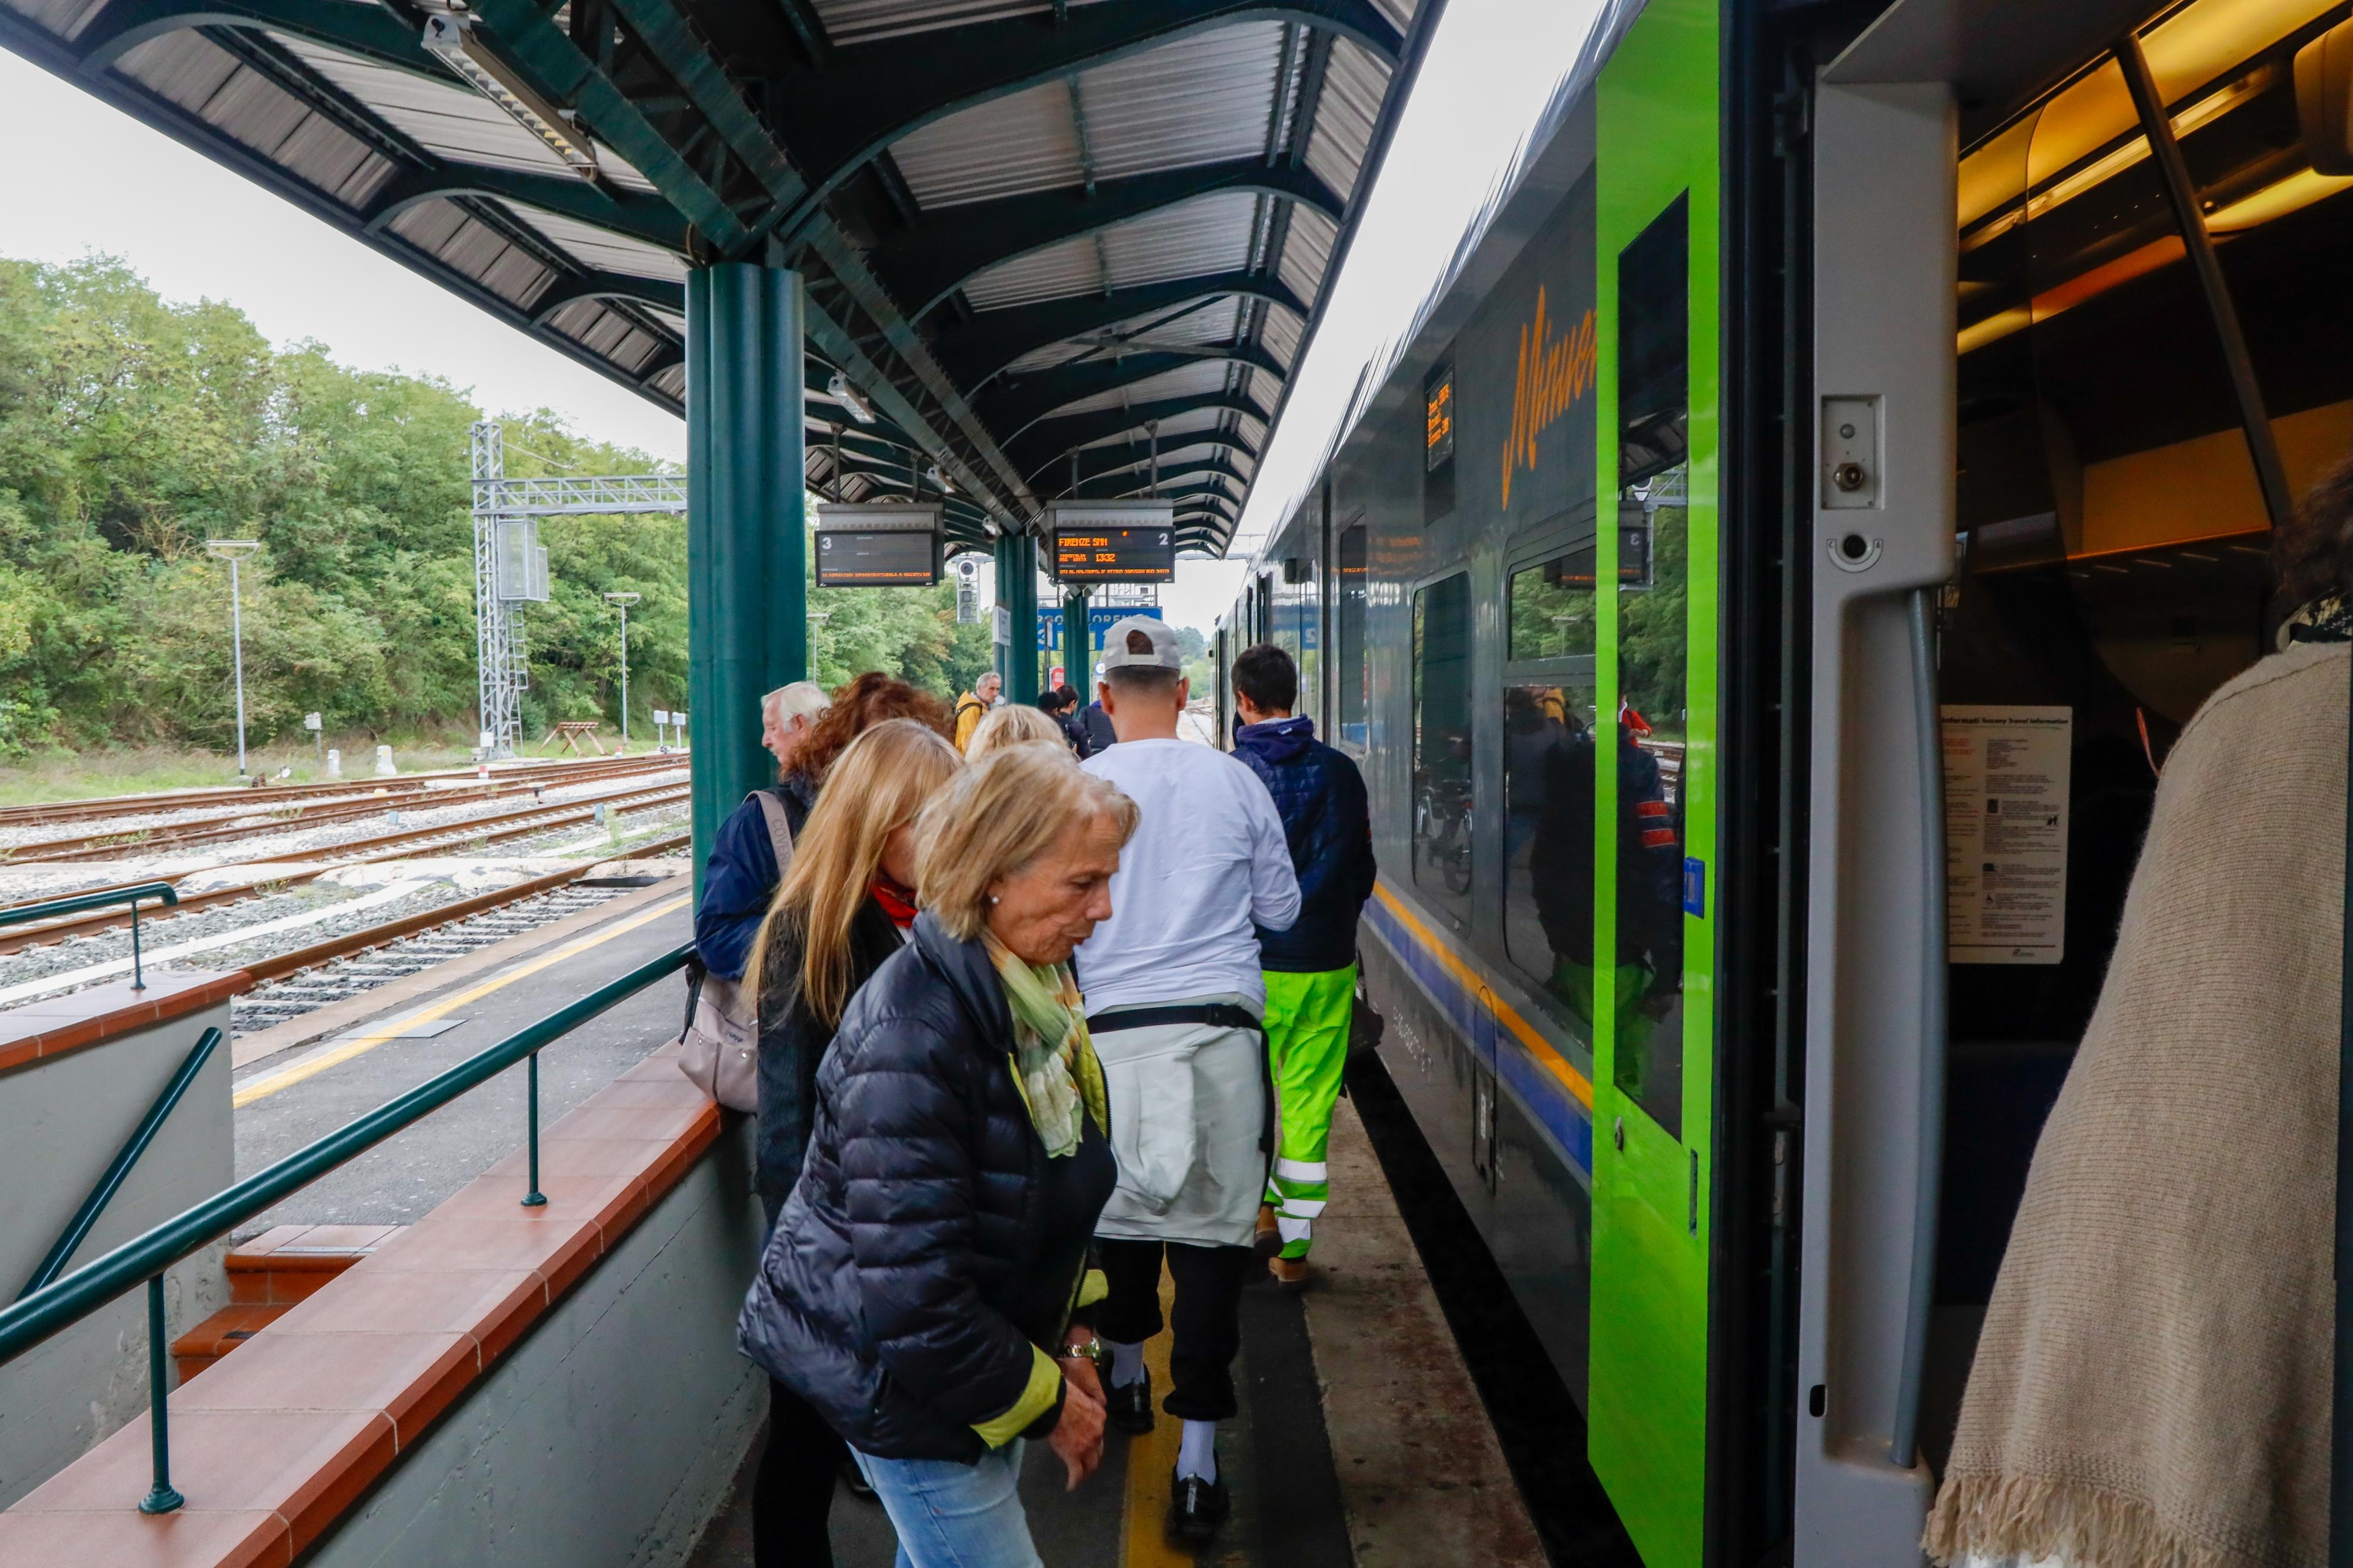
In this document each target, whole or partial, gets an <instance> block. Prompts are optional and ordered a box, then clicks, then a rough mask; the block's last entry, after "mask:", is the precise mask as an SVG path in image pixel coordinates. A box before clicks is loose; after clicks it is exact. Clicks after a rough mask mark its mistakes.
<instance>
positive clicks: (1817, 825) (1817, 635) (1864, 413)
mask: <svg viewBox="0 0 2353 1568" xmlns="http://www.w3.org/2000/svg"><path fill="white" fill-rule="evenodd" d="M1931 8H1934V9H1936V10H1938V11H1939V12H1940V13H1941V15H1942V19H1943V21H1944V22H1945V24H1946V25H1947V26H1948V27H1951V28H1954V29H1958V28H1959V26H1961V23H1962V20H1963V17H1962V16H1961V13H1963V12H1964V11H1965V10H1967V9H1968V7H1967V6H1966V5H1965V4H1944V3H1942V0H1937V3H1936V5H1933V6H1928V5H1912V4H1910V3H1909V0H1905V3H1903V4H1899V5H1897V6H1895V7H1894V8H1893V9H1891V10H1890V11H1889V12H1888V13H1887V14H1886V15H1885V16H1882V17H1881V19H1880V21H1879V22H1878V23H1877V24H1876V25H1874V26H1873V28H1872V29H1871V30H1870V31H1868V32H1866V33H1865V34H1864V35H1863V36H1862V37H1861V38H1860V39H1858V40H1857V41H1856V43H1855V44H1854V45H1853V47H1851V48H1849V49H1848V50H1847V51H1846V52H1845V53H1844V54H1842V55H1841V57H1840V58H1838V59H1837V60H1836V61H1834V62H1833V63H1832V64H1831V66H1829V67H1828V68H1826V69H1824V70H1823V71H1822V72H1821V73H1820V76H1819V77H1818V79H1817V81H1816V89H1815V96H1814V100H1813V105H1812V123H1811V145H1812V156H1813V172H1812V180H1813V211H1814V215H1815V216H1814V228H1813V237H1812V242H1813V266H1814V272H1813V310H1812V313H1813V321H1814V344H1813V360H1814V382H1813V396H1812V399H1811V405H1810V408H1808V409H1807V410H1805V412H1804V414H1802V415H1801V417H1807V418H1808V422H1809V424H1810V426H1812V440H1813V447H1814V457H1815V461H1814V464H1813V469H1814V472H1813V478H1812V482H1811V510H1812V521H1813V530H1812V534H1813V537H1812V551H1813V558H1812V562H1811V576H1812V606H1811V628H1810V638H1811V648H1812V690H1811V703H1810V723H1811V731H1812V733H1811V751H1812V761H1811V772H1810V797H1811V798H1810V814H1811V837H1810V851H1809V862H1808V870H1807V876H1808V884H1809V889H1810V896H1809V900H1808V905H1807V908H1808V917H1807V929H1806V944H1807V963H1806V977H1807V978H1806V997H1807V1025H1806V1030H1805V1048H1806V1072H1805V1132H1804V1143H1803V1149H1804V1161H1803V1168H1804V1173H1805V1175H1804V1186H1803V1201H1802V1208H1801V1214H1802V1215H1803V1219H1802V1226H1803V1231H1802V1237H1803V1239H1802V1246H1801V1252H1800V1262H1799V1325H1798V1336H1799V1338H1798V1346H1797V1361H1798V1373H1797V1411H1796V1417H1795V1418H1796V1422H1797V1433H1796V1438H1795V1444H1794V1471H1795V1475H1794V1483H1795V1492H1796V1499H1795V1500H1796V1535H1795V1553H1794V1561H1795V1563H1796V1568H1831V1565H1844V1564H1850V1563H1852V1564H1856V1565H1858V1568H1860V1565H1862V1564H1871V1565H1872V1568H1887V1565H1888V1564H1894V1563H1916V1562H1918V1561H1919V1560H1920V1559H1919V1547H1918V1542H1919V1540H1920V1534H1921V1529H1922V1525H1923V1523H1924V1521H1925V1520H1926V1513H1927V1510H1928V1506H1929V1504H1930V1502H1931V1500H1932V1499H1933V1491H1934V1479H1933V1477H1932V1476H1931V1474H1930V1471H1929V1468H1928V1467H1927V1466H1926V1464H1925V1463H1924V1462H1923V1461H1922V1460H1921V1458H1920V1457H1919V1454H1918V1446H1917V1441H1916V1434H1917V1427H1918V1413H1919V1402H1920V1376H1921V1370H1922V1366H1923V1363H1924V1359H1925V1356H1924V1343H1925V1339H1926V1331H1927V1321H1928V1310H1929V1306H1930V1292H1931V1290H1932V1289H1933V1285H1934V1264H1935V1258H1936V1198H1937V1191H1936V1184H1937V1178H1938V1160H1939V1154H1940V1150H1941V1134H1942V1126H1943V1109H1942V1104H1941V1096H1942V1094H1943V1089H1944V1065H1943V1052H1944V1036H1945V1021H1944V1007H1943V987H1944V983H1945V918H1944V893H1943V888H1944V853H1945V838H1944V825H1943V820H1942V811H1943V807H1942V788H1941V763H1940V755H1939V750H1938V739H1937V730H1936V667H1935V662H1934V649H1933V646H1932V641H1931V638H1932V629H1933V612H1932V608H1931V605H1930V601H1929V595H1932V594H1934V593H1936V591H1937V589H1938V587H1939V586H1940V585H1941V584H1943V583H1945V581H1946V580H1947V578H1948V577H1949V576H1950V575H1951V574H1952V568H1953V532H1954V516H1955V506H1954V482H1955V479H1954V450H1955V445H1954V443H1955V434H1954V432H1955V394H1954V386H1955V350H1954V331H1955V328H1954V316H1955V304H1954V297H1955V296H1954V288H1955V283H1954V279H1955V272H1956V242H1955V237H1954V223H1953V214H1954V207H1955V199H1956V198H1955V154H1956V146H1955V137H1956V131H1955V110H1954V97H1955V95H1954V92H1953V90H1952V89H1951V87H1950V86H1949V85H1948V84H1947V81H1945V80H1942V79H1937V78H1938V75H1939V74H1940V73H1937V72H1936V71H1935V70H1934V69H1933V66H1934V63H1935V62H1934V51H1933V50H1922V49H1918V48H1914V47H1905V45H1907V44H1908V43H1910V42H1911V41H1912V40H1911V38H1910V37H1909V36H1908V35H1907V34H1906V32H1905V29H1906V28H1907V26H1911V25H1912V24H1915V23H1917V22H1919V21H1921V20H1922V19H1924V18H1923V16H1921V15H1918V14H1921V13H1925V12H1926V11H1927V10H1929V9H1931ZM1914 30H1915V31H1916V30H1917V29H1916V28H1915V29H1914ZM1924 61H1926V63H1927V65H1928V66H1929V67H1930V68H1928V69H1922V68H1920V67H1921V65H1922V63H1923V62H1924ZM1802 439H1803V438H1802V437H1801V440H1802ZM1799 449H1800V450H1803V449H1804V448H1803V447H1802V446H1801V447H1800V448H1799Z"/></svg>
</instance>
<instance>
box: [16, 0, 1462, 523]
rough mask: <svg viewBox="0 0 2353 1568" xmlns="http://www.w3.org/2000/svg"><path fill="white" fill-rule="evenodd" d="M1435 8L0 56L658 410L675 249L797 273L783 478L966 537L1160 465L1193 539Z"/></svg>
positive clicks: (943, 0)
mask: <svg viewBox="0 0 2353 1568" xmlns="http://www.w3.org/2000/svg"><path fill="white" fill-rule="evenodd" d="M1438 5H1439V0H1290V3H1288V4H1283V3H1275V4H1269V3H1266V0H699V3H698V0H571V4H569V5H554V6H543V5H539V4H535V3H534V0H471V4H467V5H454V6H453V5H446V4H443V3H441V0H427V3H426V4H417V3H413V0H375V3H363V0H0V43H5V45H6V47H9V48H11V49H13V50H15V51H16V53H18V54H20V55H23V56H25V57H26V58H29V59H31V60H33V61H34V62H36V63H37V64H39V65H41V66H43V67H45V68H47V69H49V70H51V71H53V72H55V73H57V74H58V75H59V76H61V77H64V78H66V79H69V80H72V81H74V82H75V83H77V84H78V85H79V86H81V87H83V88H84V89H87V90H89V91H90V92H92V93H95V94H96V95H98V96H99V97H100V98H102V99H104V100H107V101H108V102H110V103H112V104H115V105H117V106H118V107H120V108H121V109H123V110H127V111H128V112H130V113H132V114H133V115H135V116H137V117H138V118H139V119H140V120H142V121H145V122H146V123H148V124H150V125H152V126H154V127H156V128H157V129H159V130H162V131H163V132H165V133H167V134H169V135H171V136H174V137H175V138H177V139H178V140H180V141H181V142H185V143H187V144H189V145H191V146H193V147H195V148H196V149H197V150H198V151H200V152H202V153H205V154H206V155H207V156H209V157H211V158H213V159H214V160H215V161H216V162H218V163H224V164H226V165H227V166H228V167H230V168H233V169H236V170H237V171H238V172H239V173H241V174H245V175H246V176H247V177H248V178H249V179H252V180H254V181H256V182H258V183H259V184H263V185H266V186H268V187H269V189H271V190H273V191H275V192H277V193H279V194H280V195H283V196H284V197H286V198H287V199H288V200H290V201H292V202H294V203H296V204H298V205H301V206H302V207H304V208H306V209H308V210H309V211H311V212H312V213H314V214H316V215H317V216H320V217H322V218H323V219H325V220H326V221H327V222H329V223H332V224H333V225H335V226H337V227H339V228H342V229H343V230H345V231H346V232H348V233H350V234H352V235H353V236H354V237H357V238H359V239H361V240H363V241H364V242H365V243H366V244H368V245H371V246H373V247H375V248H376V249H378V250H379V251H382V252H384V253H385V254H386V255H389V256H392V257H394V258H397V259H398V260H399V261H401V262H402V263H404V264H405V265H406V266H408V267H410V268H415V269H416V270H417V271H419V272H422V273H424V274H426V275H427V276H428V277H430V278H432V279H435V280H436V281H438V282H439V283H441V284H442V285H444V286H445V287H447V288H448V289H451V290H453V291H454V292H456V293H458V294H460V295H463V296H464V297H466V298H467V299H469V300H472V301H474V302H475V303H477V304H479V305H480V306H481V307H482V308H483V309H485V310H489V311H491V313H492V314H494V315H496V316H498V317H500V318H501V319H502V320H505V321H510V322H512V323H513V324H514V325H516V326H518V327H521V328H522V329H523V330H524V331H529V332H531V333H532V334H533V336H535V337H537V338H539V339H541V340H542V341H543V342H547V343H549V344H550V345H552V346H553V347H554V348H556V349H558V350H560V351H562V352H563V353H566V354H569V355H571V356H572V357H573V358H575V359H576V360H579V361H581V362H583V363H586V364H589V365H592V366H594V367H595V368H596V369H597V370H598V371H601V372H602V373H604V374H607V375H608V376H610V377H612V378H613V379H615V380H617V381H619V382H622V383H625V384H628V385H629V386H631V387H633V388H635V389H637V390H638V392H639V393H640V394H641V395H644V396H646V397H648V398H649V399H651V400H653V401H654V402H656V403H659V404H661V405H665V406H668V407H670V408H673V409H680V410H681V411H683V400H684V397H685V389H686V366H685V359H686V349H685V337H686V323H685V321H684V310H685V305H684V295H685V284H684V280H685V278H686V273H687V268H688V266H689V264H690V260H691V259H692V260H696V261H702V260H745V261H759V262H765V263H767V264H770V265H782V266H788V267H791V268H795V269H797V271H798V272H799V273H800V274H801V276H802V278H803V279H804V280H805V300H806V312H807V313H806V352H807V364H806V379H807V405H806V407H807V420H808V425H809V430H808V434H807V479H808V484H809V486H810V488H811V489H814V490H816V491H818V493H820V494H822V495H824V496H827V497H828V498H833V499H838V500H847V501H864V500H874V499H877V498H880V497H887V496H893V495H898V496H906V495H911V494H913V495H920V496H922V497H923V499H925V500H937V499H943V490H944V500H945V502H946V505H947V526H948V529H949V534H950V538H951V541H952V542H971V543H979V542H982V541H983V539H984V537H985V535H986V533H987V530H988V526H989V524H990V523H991V522H992V521H993V522H994V523H995V524H996V525H997V527H999V528H1018V527H1022V526H1026V525H1027V524H1028V523H1029V521H1031V520H1032V519H1034V518H1036V517H1037V516H1038V515H1039V512H1040V511H1041V510H1042V509H1043V506H1044V504H1045V503H1046V502H1048V501H1050V500H1060V499H1065V498H1080V499H1098V498H1110V497H1143V496H1145V494H1146V493H1147V491H1148V490H1149V488H1150V485H1151V482H1152V481H1151V477H1150V470H1151V469H1152V468H1153V466H1154V460H1155V457H1156V460H1157V471H1158V481H1159V491H1158V494H1159V497H1160V498H1161V499H1166V500H1173V501H1174V502H1175V504H1176V518H1177V522H1178V527H1179V542H1180V544H1181V545H1182V547H1184V548H1185V549H1187V550H1188V551H1190V552H1197V553H1206V554H1211V555H1216V554H1222V553H1223V552H1224V551H1225V549H1226V547H1227V545H1228V544H1229V542H1230V541H1231V540H1232V537H1233V531H1234V527H1235V524H1236V522H1237V521H1238V520H1239V519H1240V514H1241V509H1242V501H1243V499H1244V497H1245V495H1246V493H1247V491H1248V489H1249V486H1250V479H1251V476H1252V474H1253V472H1254V471H1255V469H1256V467H1257V463H1258V460H1259V457H1260V455H1261V450H1262V448H1263V447H1264V445H1265V442H1266V439H1267V433H1268V429H1269V427H1270V426H1271V424H1272V422H1273V419H1274V416H1275V414H1276V413H1277V411H1278V410H1279V408H1280V406H1281V402H1282V391H1283V387H1284V385H1285V384H1286V381H1287V379H1288V378H1289V376H1290V374H1291V373H1292V371H1293V367H1294V366H1295V365H1296V363H1297V362H1298V359H1299V356H1300V353H1301V351H1302V348H1303V342H1304V340H1305V338H1306V336H1307V334H1308V331H1309V330H1310V327H1311V325H1312V323H1313V322H1314V320H1315V317H1316V311H1317V308H1318V305H1319V303H1320V301H1321V300H1323V299H1324V294H1325V291H1326V287H1327V284H1328V283H1329V281H1330V278H1331V275H1332V274H1333V273H1334V272H1335V269H1336V261H1337V253H1338V252H1339V251H1341V250H1342V249H1343V248H1344V237H1345V235H1346V234H1347V233H1348V232H1349V228H1350V222H1351V218H1352V216H1353V215H1354V213H1355V211H1356V205H1357V204H1358V203H1360V202H1361V200H1362V199H1363V197H1364V195H1366V192H1367V191H1368V190H1369V188H1370V186H1371V184H1372V175H1373V172H1374V166H1375V165H1376V164H1377V162H1378V159H1379V157H1380V153H1381V150H1382V149H1383V147H1384V146H1385V145H1386V142H1387V140H1388V131H1389V127H1390V125H1391V123H1392V122H1393V121H1394V119H1395V116H1396V112H1397V110H1398V104H1399V102H1400V100H1402V99H1403V97H1404V91H1403V84H1404V80H1405V79H1406V78H1407V77H1408V76H1409V74H1410V72H1409V69H1408V68H1407V62H1409V60H1410V59H1412V58H1414V53H1415V51H1416V49H1418V47H1419V43H1420V35H1421V33H1422V32H1425V31H1426V30H1427V28H1428V26H1430V25H1431V24H1432V23H1433V22H1434V20H1435V16H1434V13H1435V12H1436V10H1437V8H1438ZM1418 8H1419V10H1420V11H1421V12H1425V13H1430V14H1429V15H1422V16H1417V9H1418ZM191 239H192V241H194V242H196V243H216V244H226V243H230V242H231V241H230V239H229V237H227V236H214V237H202V236H194V237H191ZM358 303H359V302H358V301H357V300H354V308H358Z"/></svg>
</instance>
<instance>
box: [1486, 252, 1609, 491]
mask: <svg viewBox="0 0 2353 1568" xmlns="http://www.w3.org/2000/svg"><path fill="white" fill-rule="evenodd" d="M1558 327H1559V323H1558V322H1557V321H1553V320H1551V319H1550V317H1549V316H1548V314H1547V312H1546V301H1545V291H1544V289H1543V288H1542V287H1541V286H1539V287H1538V288H1537V289H1536V310H1535V319H1534V320H1532V321H1529V322H1528V323H1527V324H1526V325H1525V326H1523V327H1522V328H1521V329H1520V364H1519V374H1517V376H1516V377H1515V378H1514V381H1513V383H1512V433H1511V435H1510V436H1509V437H1507V438H1506V439H1505V440H1504V505H1505V506H1509V505H1511V504H1512V475H1513V474H1514V472H1515V471H1517V470H1518V469H1521V468H1525V469H1527V470H1528V471H1529V472H1531V473H1533V472H1535V466H1536V437H1538V436H1540V435H1541V434H1543V433H1544V431H1545V430H1546V429H1547V428H1549V427H1550V426H1551V425H1552V423H1553V421H1554V420H1556V419H1558V418H1559V417H1560V416H1562V415H1564V414H1566V413H1567V412H1568V411H1569V410H1570V409H1571V408H1573V407H1575V406H1576V405H1577V403H1578V401H1579V400H1581V399H1582V398H1583V397H1584V396H1585V395H1586V394H1587V393H1588V392H1590V391H1591V390H1592V389H1593V373H1594V368H1595V365H1596V363H1598V359H1597V353H1596V342H1595V337H1594V332H1595V328H1594V320H1593V312H1592V311H1591V310H1587V311H1586V312H1585V318H1584V320H1582V321H1578V322H1577V325H1576V326H1575V327H1574V328H1572V329H1571V330H1570V331H1567V332H1566V333H1561V334H1559V335H1556V336H1554V337H1552V338H1551V339H1550V341H1546V334H1547V333H1548V332H1555V331H1556V330H1557V328H1558Z"/></svg>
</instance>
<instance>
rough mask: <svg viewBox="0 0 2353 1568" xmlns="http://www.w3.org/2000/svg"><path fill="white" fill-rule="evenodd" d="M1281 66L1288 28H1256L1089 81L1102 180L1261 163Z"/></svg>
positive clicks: (1214, 34)
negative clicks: (1242, 161)
mask: <svg viewBox="0 0 2353 1568" xmlns="http://www.w3.org/2000/svg"><path fill="white" fill-rule="evenodd" d="M1281 62H1282V23H1280V22H1251V23H1245V24H1242V25H1240V26H1230V27H1215V28H1211V29H1209V30H1208V31H1206V32H1199V33H1191V34H1187V35H1186V36H1185V37H1180V38H1178V39H1176V41H1174V42H1173V43H1167V44H1163V45H1162V46H1160V47H1158V48H1156V49H1146V50H1145V51H1143V52H1142V53H1140V54H1134V55H1125V56H1122V57H1121V58H1118V59H1114V60H1112V61H1110V62H1108V63H1106V64H1103V65H1100V66H1096V67H1094V68H1092V69H1091V70H1086V71H1082V72H1081V73H1080V75H1079V102H1080V104H1081V105H1082V107H1083V108H1084V110H1085V111H1086V117H1087V147H1088V150H1089V151H1090V152H1091V153H1092V154H1093V156H1094V163H1095V174H1096V176H1097V177H1098V178H1101V179H1106V180H1109V179H1116V178H1119V177H1120V176H1122V175H1125V174H1146V173H1149V172H1151V171H1153V170H1156V169H1179V168H1186V167H1189V166H1190V165H1192V164H1195V163H1223V162H1225V161H1227V160H1229V159H1233V158H1248V157H1252V156H1255V155H1258V154H1261V153H1264V152H1265V151H1266V138H1267V119H1268V116H1269V115H1270V114H1271V112H1272V110H1273V103H1274V73H1275V68H1276V67H1277V66H1278V65H1279V64H1280V63H1281Z"/></svg>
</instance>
